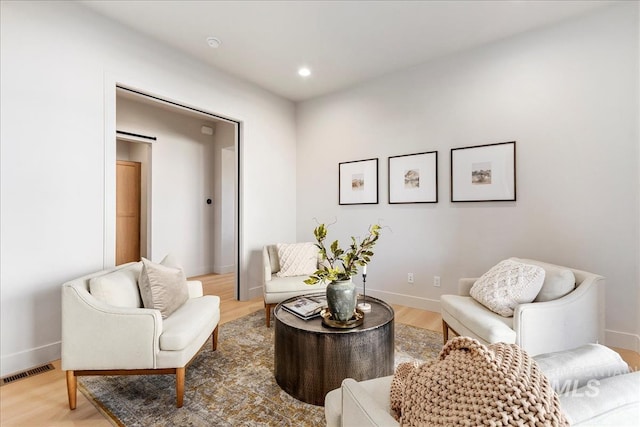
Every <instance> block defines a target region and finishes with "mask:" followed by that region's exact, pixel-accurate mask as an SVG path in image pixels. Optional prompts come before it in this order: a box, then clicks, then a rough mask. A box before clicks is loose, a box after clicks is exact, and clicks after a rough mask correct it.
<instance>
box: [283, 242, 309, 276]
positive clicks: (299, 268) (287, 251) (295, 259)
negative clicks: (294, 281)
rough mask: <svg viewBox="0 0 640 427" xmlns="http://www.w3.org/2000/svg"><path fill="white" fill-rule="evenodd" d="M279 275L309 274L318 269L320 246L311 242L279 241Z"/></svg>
mask: <svg viewBox="0 0 640 427" xmlns="http://www.w3.org/2000/svg"><path fill="white" fill-rule="evenodd" d="M276 247H277V248H278V259H279V260H280V271H278V272H277V273H276V276H278V277H291V276H308V275H310V274H313V273H315V272H316V270H317V269H318V247H317V246H316V245H315V244H313V243H311V242H307V243H278V244H277V245H276Z"/></svg>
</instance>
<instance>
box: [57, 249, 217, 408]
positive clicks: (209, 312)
mask: <svg viewBox="0 0 640 427" xmlns="http://www.w3.org/2000/svg"><path fill="white" fill-rule="evenodd" d="M141 269H142V266H141V263H140V262H137V263H129V264H124V265H121V266H118V267H115V268H112V269H108V270H104V271H100V272H98V273H93V274H90V275H87V276H84V277H81V278H78V279H75V280H72V281H70V282H67V283H65V284H64V285H63V286H62V369H63V370H66V371H67V391H68V397H69V407H70V408H71V409H75V408H76V395H77V377H78V376H83V375H158V374H174V375H175V376H176V406H177V407H181V406H182V404H183V396H184V381H185V371H186V366H187V365H188V364H189V362H190V361H191V359H192V358H193V357H194V356H195V355H196V354H197V353H198V351H199V350H200V348H201V347H202V346H203V345H204V343H205V342H206V341H207V339H208V338H209V337H210V336H213V338H212V341H213V350H215V349H216V347H217V336H218V322H219V320H220V298H219V297H217V296H212V295H208V296H203V292H202V284H201V283H200V282H198V281H190V282H187V286H188V291H189V299H188V300H187V302H185V303H184V304H183V305H182V306H180V307H179V308H178V309H177V310H176V311H174V312H173V313H172V314H170V315H169V316H168V317H166V318H165V319H163V318H162V316H161V314H160V311H158V310H155V309H147V308H141V303H140V296H139V291H138V288H137V277H138V275H139V272H140V270H141ZM93 278H103V279H104V282H103V283H104V284H106V286H105V287H103V289H102V291H103V292H102V294H101V295H100V296H101V297H102V299H99V298H96V296H97V295H98V294H97V292H96V295H92V294H91V292H90V282H91V279H93ZM105 299H107V300H109V301H110V302H111V303H108V302H105ZM114 304H116V305H114Z"/></svg>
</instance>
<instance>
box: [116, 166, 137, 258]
mask: <svg viewBox="0 0 640 427" xmlns="http://www.w3.org/2000/svg"><path fill="white" fill-rule="evenodd" d="M139 260H140V163H138V162H128V161H124V160H118V161H117V162H116V265H120V264H124V263H127V262H131V261H139Z"/></svg>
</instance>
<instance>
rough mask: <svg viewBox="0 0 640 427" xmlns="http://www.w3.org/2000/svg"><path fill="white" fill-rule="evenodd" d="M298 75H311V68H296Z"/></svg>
mask: <svg viewBox="0 0 640 427" xmlns="http://www.w3.org/2000/svg"><path fill="white" fill-rule="evenodd" d="M298 75H300V76H302V77H309V76H310V75H311V70H310V69H308V68H307V67H301V68H299V69H298Z"/></svg>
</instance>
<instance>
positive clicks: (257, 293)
mask: <svg viewBox="0 0 640 427" xmlns="http://www.w3.org/2000/svg"><path fill="white" fill-rule="evenodd" d="M263 295H264V292H263V291H262V286H256V287H253V288H249V298H248V299H254V298H257V297H261V296H263Z"/></svg>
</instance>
